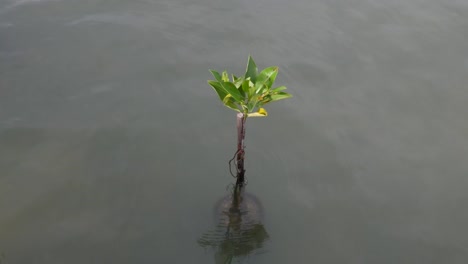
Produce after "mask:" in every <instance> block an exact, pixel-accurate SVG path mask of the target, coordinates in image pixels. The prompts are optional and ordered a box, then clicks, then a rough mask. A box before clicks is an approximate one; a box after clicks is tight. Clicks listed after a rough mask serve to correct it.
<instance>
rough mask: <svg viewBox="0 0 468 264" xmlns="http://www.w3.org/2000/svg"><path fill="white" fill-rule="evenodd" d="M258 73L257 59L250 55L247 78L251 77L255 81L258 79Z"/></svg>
mask: <svg viewBox="0 0 468 264" xmlns="http://www.w3.org/2000/svg"><path fill="white" fill-rule="evenodd" d="M257 74H258V69H257V65H256V64H255V61H254V60H253V58H252V57H251V56H249V60H248V62H247V70H246V72H245V78H246V79H247V78H249V77H250V80H251V81H252V82H253V83H255V81H256V80H257Z"/></svg>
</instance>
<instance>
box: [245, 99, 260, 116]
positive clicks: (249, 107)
mask: <svg viewBox="0 0 468 264" xmlns="http://www.w3.org/2000/svg"><path fill="white" fill-rule="evenodd" d="M258 97H259V96H258V95H254V96H253V97H252V98H251V99H250V101H249V102H248V103H247V110H248V112H249V113H251V112H253V110H254V109H255V107H257V103H258Z"/></svg>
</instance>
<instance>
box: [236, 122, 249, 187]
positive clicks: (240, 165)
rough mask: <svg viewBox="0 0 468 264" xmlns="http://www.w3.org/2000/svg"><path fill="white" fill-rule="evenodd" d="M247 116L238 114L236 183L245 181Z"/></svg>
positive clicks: (240, 183) (239, 183)
mask: <svg viewBox="0 0 468 264" xmlns="http://www.w3.org/2000/svg"><path fill="white" fill-rule="evenodd" d="M246 120H247V116H246V115H244V114H242V113H238V114H237V160H236V161H237V181H236V185H241V186H242V185H244V182H245V177H244V175H245V169H244V155H245V152H244V138H245V121H246Z"/></svg>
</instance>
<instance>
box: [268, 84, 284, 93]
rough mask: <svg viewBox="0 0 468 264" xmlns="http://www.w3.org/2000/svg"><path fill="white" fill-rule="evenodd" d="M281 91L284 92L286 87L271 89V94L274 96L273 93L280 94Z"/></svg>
mask: <svg viewBox="0 0 468 264" xmlns="http://www.w3.org/2000/svg"><path fill="white" fill-rule="evenodd" d="M283 90H286V86H280V87H276V88H273V89H271V93H272V94H274V93H277V92H280V91H283Z"/></svg>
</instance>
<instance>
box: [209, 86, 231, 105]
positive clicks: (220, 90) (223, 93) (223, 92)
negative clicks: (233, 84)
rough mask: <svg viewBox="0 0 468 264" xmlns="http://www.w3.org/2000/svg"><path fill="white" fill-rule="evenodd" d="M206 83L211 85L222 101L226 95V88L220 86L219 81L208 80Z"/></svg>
mask: <svg viewBox="0 0 468 264" xmlns="http://www.w3.org/2000/svg"><path fill="white" fill-rule="evenodd" d="M208 84H209V85H210V86H211V87H213V89H214V90H215V91H216V93H217V94H218V96H219V99H220V100H221V101H223V100H224V98H225V97H226V95H228V93H227V92H226V90H224V88H223V87H222V86H221V84H220V83H219V82H217V81H208Z"/></svg>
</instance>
